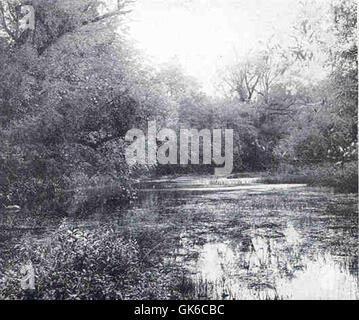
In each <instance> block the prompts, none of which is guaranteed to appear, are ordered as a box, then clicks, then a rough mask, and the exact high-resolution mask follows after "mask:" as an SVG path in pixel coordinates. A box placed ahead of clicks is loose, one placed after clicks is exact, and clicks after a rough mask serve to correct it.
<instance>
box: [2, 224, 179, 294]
mask: <svg viewBox="0 0 359 320" xmlns="http://www.w3.org/2000/svg"><path fill="white" fill-rule="evenodd" d="M139 252H140V249H139V246H138V244H137V241H135V240H133V239H132V240H131V239H124V238H123V237H121V236H120V235H119V234H118V233H117V232H116V231H115V230H113V229H112V228H109V227H106V226H104V227H99V228H96V229H94V230H88V231H84V230H80V229H77V228H71V227H69V226H67V225H66V224H63V225H62V226H61V227H60V228H59V229H58V230H57V231H56V232H54V233H53V234H51V235H50V236H48V237H46V238H45V239H42V240H34V239H30V238H29V237H25V238H24V239H23V240H22V241H21V242H20V243H19V244H18V245H16V247H15V251H14V252H13V253H12V258H11V259H4V260H2V261H1V260H0V261H1V264H3V265H2V266H1V267H2V268H1V269H2V270H6V271H5V272H4V274H3V275H0V284H2V286H1V289H0V296H2V298H4V299H25V298H31V299H59V300H67V299H86V300H98V299H100V300H103V299H126V298H147V299H148V298H150V299H153V298H162V299H163V298H167V297H168V292H169V287H170V284H171V281H172V280H171V279H169V275H167V274H164V273H163V272H161V271H160V269H159V268H157V269H153V270H150V269H148V270H145V269H144V268H143V264H142V263H141V260H140V254H139ZM5 261H6V263H5ZM28 261H31V262H32V264H33V266H34V269H35V274H36V281H35V284H36V290H35V292H34V293H32V294H31V296H29V294H28V293H26V292H23V291H22V290H21V288H20V281H19V278H21V275H20V269H21V266H22V265H24V264H25V263H27V262H28ZM154 282H155V284H154Z"/></svg>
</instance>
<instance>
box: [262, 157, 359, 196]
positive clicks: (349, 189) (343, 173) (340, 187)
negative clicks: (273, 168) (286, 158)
mask: <svg viewBox="0 0 359 320" xmlns="http://www.w3.org/2000/svg"><path fill="white" fill-rule="evenodd" d="M261 182H263V183H268V184H282V183H300V184H302V183H303V184H307V185H309V186H314V187H328V188H333V189H334V191H335V192H338V193H358V164H357V162H350V163H346V164H344V165H343V166H334V165H333V164H328V165H323V164H321V165H315V166H314V165H313V166H303V167H295V166H285V167H282V168H281V169H279V170H278V171H277V172H273V173H271V174H265V175H264V176H263V177H262V178H261Z"/></svg>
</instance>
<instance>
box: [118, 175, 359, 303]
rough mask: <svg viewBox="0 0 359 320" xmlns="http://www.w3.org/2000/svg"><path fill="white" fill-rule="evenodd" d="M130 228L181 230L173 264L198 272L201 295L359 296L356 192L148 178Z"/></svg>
mask: <svg viewBox="0 0 359 320" xmlns="http://www.w3.org/2000/svg"><path fill="white" fill-rule="evenodd" d="M122 223H124V224H136V223H141V224H146V225H147V226H151V224H152V225H157V226H158V225H172V226H173V228H172V229H171V232H169V233H168V235H167V236H168V241H166V243H167V246H168V250H167V251H166V250H164V252H166V253H165V254H166V256H167V258H166V259H168V260H169V261H171V262H172V263H173V262H175V263H177V264H178V265H179V266H181V268H183V270H184V272H186V274H188V275H190V277H191V279H192V280H193V282H194V283H195V292H196V297H195V298H199V299H200V298H205V299H208V298H209V299H358V297H359V287H358V252H357V246H358V212H357V196H356V195H341V194H333V193H331V192H329V191H328V190H323V189H318V188H309V187H307V186H305V185H293V184H292V185H265V184H261V183H259V181H258V180H257V179H255V178H237V179H226V178H221V179H215V178H211V177H207V178H199V177H180V178H177V179H172V180H170V179H160V180H152V181H151V180H149V181H147V182H146V183H144V187H143V189H142V191H141V193H140V197H139V200H138V202H137V204H135V205H134V206H133V207H132V208H130V209H128V210H127V212H126V214H125V216H124V220H123V221H122ZM173 239H175V241H173ZM162 245H163V244H162Z"/></svg>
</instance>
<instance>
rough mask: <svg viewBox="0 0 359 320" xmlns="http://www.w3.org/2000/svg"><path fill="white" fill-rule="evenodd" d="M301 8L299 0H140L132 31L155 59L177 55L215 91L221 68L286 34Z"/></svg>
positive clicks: (157, 61)
mask: <svg viewBox="0 0 359 320" xmlns="http://www.w3.org/2000/svg"><path fill="white" fill-rule="evenodd" d="M298 10H299V0H137V2H136V4H135V5H134V10H133V12H132V14H131V23H130V34H131V35H132V37H133V38H134V39H135V41H136V44H137V47H138V48H139V49H141V50H142V51H143V52H144V53H145V54H146V55H147V56H148V57H149V59H150V60H151V61H152V62H153V63H154V64H162V63H166V62H169V61H176V62H177V63H179V64H180V65H181V66H182V68H183V70H184V71H185V72H186V73H187V74H188V75H191V76H193V77H195V78H197V80H198V81H199V83H200V84H201V85H202V87H203V90H204V91H205V92H207V93H208V94H214V91H215V86H214V84H215V83H216V80H217V78H218V72H219V71H220V70H223V68H224V66H226V65H228V64H230V63H231V62H233V61H234V60H235V59H236V57H237V58H238V56H239V57H240V56H243V55H245V54H246V53H247V52H249V51H250V50H252V51H253V50H254V51H255V50H256V49H258V48H260V47H261V46H262V47H263V43H265V42H266V41H267V40H268V39H269V38H270V37H271V36H273V34H277V35H278V36H279V37H281V36H282V37H283V38H285V37H286V35H287V33H288V32H289V29H290V27H291V26H292V24H293V21H294V20H295V17H296V15H297V13H298Z"/></svg>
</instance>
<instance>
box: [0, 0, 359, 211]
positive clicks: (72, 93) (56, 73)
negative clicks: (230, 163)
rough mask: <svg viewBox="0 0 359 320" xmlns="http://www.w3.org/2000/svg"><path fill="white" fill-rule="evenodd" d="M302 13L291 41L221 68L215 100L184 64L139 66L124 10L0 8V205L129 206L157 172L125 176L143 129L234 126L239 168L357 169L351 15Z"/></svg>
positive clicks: (350, 8)
mask: <svg viewBox="0 0 359 320" xmlns="http://www.w3.org/2000/svg"><path fill="white" fill-rule="evenodd" d="M26 5H31V6H32V7H33V8H34V19H35V20H34V21H35V25H34V28H31V27H29V26H28V25H27V24H26V23H25V24H24V13H23V10H22V6H26ZM306 6H309V4H307V5H303V14H302V16H300V17H298V20H297V22H296V23H295V24H294V25H293V30H292V31H291V32H292V37H291V38H292V39H293V43H291V44H289V45H287V46H283V45H282V44H281V43H280V41H279V40H278V41H277V40H275V39H276V38H275V37H274V38H272V40H271V41H270V43H268V44H266V45H263V49H262V50H261V51H260V52H256V53H255V54H253V53H251V54H250V55H249V56H250V58H243V59H242V60H240V61H236V62H235V63H234V64H233V65H230V66H228V70H225V72H224V76H223V79H221V80H222V81H220V82H221V85H220V86H219V90H220V89H221V90H222V91H223V94H222V96H221V97H220V98H219V97H217V98H213V97H209V96H207V95H206V94H204V93H203V92H202V91H201V88H200V86H199V85H198V84H197V83H196V81H195V80H194V79H192V78H191V77H188V76H187V75H185V74H184V72H182V70H181V68H180V67H178V66H176V65H171V64H169V65H165V66H163V67H162V68H160V70H155V69H152V68H151V67H148V66H146V65H145V64H144V63H143V62H142V57H141V55H140V54H139V53H138V52H137V51H136V50H135V49H134V48H133V46H132V45H131V40H130V39H128V36H127V35H126V32H125V29H126V16H127V14H128V13H129V11H130V8H131V4H130V1H125V0H123V1H118V2H117V4H116V6H112V7H106V6H105V5H104V3H103V2H102V1H96V0H78V1H76V2H73V1H70V0H68V1H63V0H51V1H49V0H37V1H35V0H34V1H20V0H1V1H0V69H1V74H0V123H1V128H0V139H1V144H0V203H1V204H2V205H12V204H18V205H21V206H22V207H25V208H27V209H29V210H39V211H49V212H55V211H60V212H67V213H76V212H80V211H87V210H88V209H89V208H93V207H96V206H104V205H105V206H106V205H116V204H118V203H121V202H123V201H124V200H125V199H129V198H131V197H133V196H134V194H135V191H134V188H133V185H132V184H133V179H134V178H135V177H138V176H141V175H143V174H144V173H145V172H149V171H152V169H154V168H152V167H149V166H135V167H129V166H128V165H127V163H126V161H125V159H124V150H125V147H126V144H125V141H124V135H125V133H126V132H127V131H128V130H129V129H131V128H133V127H136V128H140V129H146V126H147V121H148V120H156V121H157V122H158V126H161V125H163V126H164V125H166V126H167V127H170V128H174V129H176V130H179V129H180V128H182V127H187V128H188V127H190V128H197V129H202V128H207V129H213V128H231V129H233V130H234V132H235V136H234V139H235V141H234V143H235V146H234V152H235V157H234V169H235V170H236V171H263V170H272V171H273V170H276V169H278V167H279V166H280V165H281V164H285V163H287V164H288V163H289V164H294V165H300V166H303V165H316V166H318V165H319V166H320V165H321V164H323V165H325V166H328V165H329V166H332V167H333V168H337V170H344V169H345V167H346V163H350V162H353V161H356V160H357V45H356V5H355V2H354V1H350V0H344V1H334V0H333V2H332V4H331V6H330V8H329V9H328V10H326V11H323V16H324V18H325V19H324V20H325V23H323V22H322V20H323V19H321V18H319V17H316V16H313V15H308V14H307V13H308V12H315V8H309V9H308V7H306ZM306 9H307V12H306V11H305V10H306ZM323 10H324V9H323ZM25 18H26V16H25ZM324 20H323V21H324ZM323 57H324V58H323ZM313 67H316V68H317V69H320V70H322V71H323V72H324V74H325V75H324V76H323V75H322V76H320V77H319V76H318V77H316V76H314V75H315V71H314V70H315V69H313ZM212 170H213V168H212V166H210V165H207V166H194V165H192V166H191V165H190V166H186V167H184V166H180V165H178V166H165V167H160V166H159V167H157V168H156V171H157V173H183V172H211V171H212ZM105 187H106V188H105ZM98 190H102V191H101V192H99V191H98Z"/></svg>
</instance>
